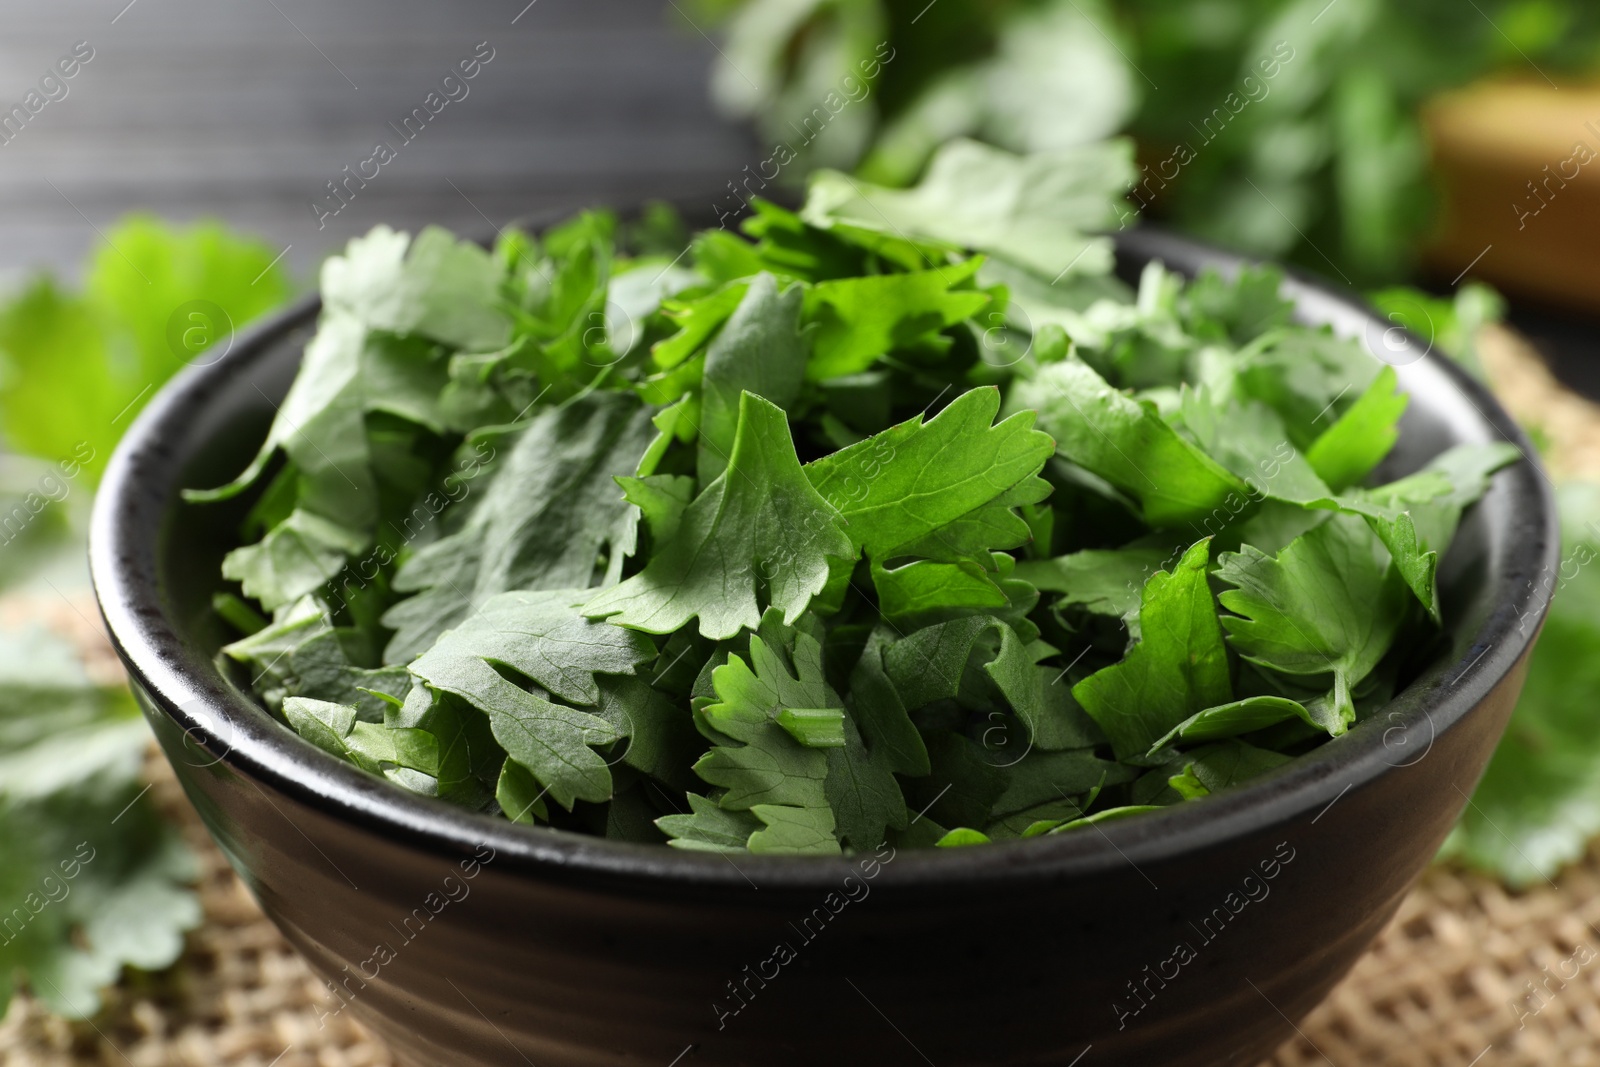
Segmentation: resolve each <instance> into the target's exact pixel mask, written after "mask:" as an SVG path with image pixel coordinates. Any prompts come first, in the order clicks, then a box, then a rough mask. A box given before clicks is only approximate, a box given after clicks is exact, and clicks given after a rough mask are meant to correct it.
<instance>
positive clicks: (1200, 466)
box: [1011, 359, 1249, 527]
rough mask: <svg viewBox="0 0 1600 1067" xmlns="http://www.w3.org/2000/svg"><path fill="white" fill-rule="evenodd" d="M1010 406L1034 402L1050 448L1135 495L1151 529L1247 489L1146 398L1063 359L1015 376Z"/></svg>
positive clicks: (1202, 512)
mask: <svg viewBox="0 0 1600 1067" xmlns="http://www.w3.org/2000/svg"><path fill="white" fill-rule="evenodd" d="M1012 398H1013V399H1012V402H1011V406H1012V407H1028V408H1034V409H1035V410H1037V411H1038V412H1039V421H1040V425H1041V426H1042V427H1043V428H1044V430H1045V432H1047V433H1049V434H1050V435H1051V436H1053V437H1054V438H1055V439H1056V450H1057V452H1058V453H1059V454H1060V455H1061V456H1062V457H1064V458H1066V459H1069V460H1071V461H1072V462H1074V463H1076V464H1078V465H1079V466H1081V467H1083V468H1085V469H1086V470H1088V471H1090V472H1091V473H1093V474H1095V475H1097V476H1099V477H1101V478H1104V479H1105V480H1106V481H1107V482H1109V483H1110V484H1111V485H1113V486H1115V487H1116V488H1117V489H1119V490H1121V491H1122V492H1124V493H1127V494H1128V495H1129V496H1131V497H1132V498H1133V499H1134V500H1136V501H1138V503H1139V507H1140V511H1141V512H1142V514H1143V516H1144V519H1145V521H1146V522H1148V523H1149V524H1150V525H1152V526H1155V527H1169V526H1181V525H1186V524H1188V523H1192V522H1196V521H1200V520H1203V519H1205V518H1206V517H1208V516H1209V515H1211V513H1212V512H1214V511H1216V510H1217V509H1219V508H1223V507H1224V505H1225V503H1226V502H1227V501H1228V500H1229V498H1230V497H1233V498H1236V499H1240V500H1242V499H1243V498H1245V496H1246V495H1247V494H1248V493H1249V487H1248V486H1247V485H1246V484H1245V483H1244V482H1243V481H1241V480H1240V479H1239V478H1238V477H1236V476H1235V475H1233V474H1232V473H1230V472H1229V471H1228V470H1227V469H1226V468H1224V467H1223V466H1222V465H1221V464H1219V463H1217V461H1216V460H1214V459H1212V458H1211V457H1210V456H1208V455H1206V454H1205V453H1204V452H1202V451H1201V450H1200V449H1199V448H1197V447H1195V445H1193V444H1192V443H1190V442H1189V441H1188V440H1187V439H1185V438H1183V437H1181V436H1179V434H1178V433H1177V432H1176V431H1175V430H1173V428H1172V427H1171V426H1170V425H1168V423H1167V421H1166V420H1165V419H1163V418H1162V417H1161V415H1160V414H1159V413H1158V412H1157V411H1156V409H1155V407H1154V405H1152V404H1151V403H1150V402H1148V401H1143V402H1141V401H1138V400H1134V399H1132V398H1131V397H1128V396H1124V395H1123V394H1122V393H1119V392H1117V391H1116V390H1114V389H1112V388H1111V386H1109V385H1108V384H1106V381H1105V379H1103V378H1101V377H1100V376H1099V375H1098V374H1096V373H1095V372H1094V371H1093V370H1092V369H1091V368H1090V367H1089V366H1088V364H1086V363H1083V362H1081V361H1079V360H1075V359H1068V360H1064V361H1062V362H1060V363H1052V364H1049V365H1048V366H1045V367H1041V368H1040V369H1039V371H1038V373H1037V375H1035V377H1034V378H1033V379H1032V380H1031V381H1023V382H1019V383H1018V384H1017V386H1016V388H1015V389H1014V390H1013V393H1012Z"/></svg>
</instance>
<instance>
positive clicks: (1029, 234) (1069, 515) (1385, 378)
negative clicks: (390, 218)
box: [193, 141, 1516, 854]
mask: <svg viewBox="0 0 1600 1067" xmlns="http://www.w3.org/2000/svg"><path fill="white" fill-rule="evenodd" d="M1132 167H1133V165H1132V162H1131V153H1130V150H1129V148H1128V146H1127V145H1125V144H1103V145H1095V146H1092V147H1088V148H1081V149H1073V150H1069V151H1063V152H1058V153H1054V154H1047V155H1035V156H1028V157H1020V156H1014V155H1010V154H1008V153H1006V152H1003V151H1000V150H998V149H993V148H988V147H984V146H982V145H979V144H977V143H974V142H966V141H958V142H954V143H952V144H950V145H948V146H946V147H945V148H944V149H942V150H941V151H940V153H939V154H938V156H937V157H936V158H935V159H934V161H933V163H932V165H931V167H930V170H929V173H928V174H927V176H926V177H925V179H924V180H923V181H922V182H921V184H919V185H918V186H916V187H915V188H912V189H909V190H892V189H887V188H882V187H877V186H871V185H867V184H865V183H862V182H859V181H856V180H853V179H851V178H848V177H846V176H844V175H842V174H838V173H833V172H822V173H819V174H818V175H816V176H815V178H814V179H813V181H812V184H811V188H810V193H809V196H808V198H807V200H806V202H805V205H804V207H803V208H802V209H801V210H800V211H799V212H798V213H796V212H791V211H788V210H785V209H784V208H781V207H779V206H777V205H775V204H771V203H758V204H757V205H756V211H755V214H754V216H753V217H752V218H750V219H749V220H747V221H746V222H745V223H744V224H743V225H742V227H741V229H742V233H735V232H732V231H730V230H709V231H706V232H703V233H700V234H697V235H695V236H694V237H693V238H692V239H689V238H686V237H685V236H683V235H682V234H681V229H680V227H679V224H678V223H677V221H676V220H675V218H673V217H671V216H670V215H669V214H668V213H665V212H662V211H651V212H647V213H646V214H645V216H644V217H643V219H641V220H640V221H638V222H634V223H629V224H623V223H619V222H618V221H617V219H616V218H615V217H614V216H612V215H610V214H607V213H604V212H595V213H589V214H585V215H582V216H580V217H578V218H576V219H574V220H572V221H570V222H568V223H566V224H564V225H561V226H558V227H556V228H554V229H552V230H550V231H549V232H547V233H544V234H542V235H540V236H538V237H534V236H531V235H526V234H523V233H518V232H507V233H505V234H504V235H502V237H501V239H500V241H499V243H498V245H497V246H496V247H495V248H494V249H493V250H492V251H484V250H482V249H480V248H478V247H477V246H475V245H473V244H470V243H466V242H462V241H458V240H456V239H454V238H453V237H451V236H450V235H448V234H446V233H444V232H442V231H439V230H434V229H430V230H425V231H423V232H422V233H421V234H419V235H418V236H417V237H416V238H415V239H410V238H408V237H407V236H406V235H404V234H399V233H395V232H392V231H390V230H388V229H384V228H379V229H377V230H375V231H373V232H372V233H371V234H369V235H368V236H366V237H364V238H360V239H358V240H356V241H353V242H352V243H351V245H350V247H349V249H348V250H347V251H346V252H345V254H344V255H343V256H340V257H338V258H335V259H332V260H330V261H329V262H328V263H327V265H326V266H325V268H324V271H323V275H322V290H323V296H324V309H323V312H322V317H321V321H320V324H319V326H318V330H317V333H316V336H315V338H314V339H313V340H312V341H311V342H310V343H309V344H308V346H307V347H306V350H305V356H304V363H303V366H302V369H301V371H300V375H299V377H298V379H297V380H296V382H295V383H294V386H293V388H292V389H291V391H290V393H289V395H288V397H287V398H286V399H285V400H284V402H283V404H282V406H281V409H280V410H279V413H278V416H277V420H276V422H275V423H274V425H273V427H272V430H271V433H270V435H269V437H268V439H267V441H266V442H265V443H264V445H263V446H262V448H261V451H260V453H259V455H258V456H257V457H256V459H255V461H254V462H253V463H251V464H250V466H249V467H248V469H247V470H246V471H245V472H244V473H243V474H241V475H240V477H239V478H238V479H237V480H236V481H234V482H233V483H231V484H230V485H228V486H225V487H223V488H221V489H214V490H207V491H202V492H196V493H194V494H193V496H194V497H195V498H196V499H198V500H202V501H203V500H214V499H219V498H222V497H227V496H231V495H235V494H240V493H243V492H246V491H247V490H248V491H252V492H254V493H255V494H256V499H255V503H254V505H253V507H252V508H251V510H250V512H249V516H248V519H247V520H246V524H245V529H244V531H243V534H242V541H243V542H244V543H243V544H242V545H241V547H239V548H236V549H235V550H234V551H233V552H232V553H230V554H229V555H228V557H227V559H226V562H225V564H224V567H223V576H224V578H225V579H227V580H228V582H230V583H237V584H236V585H230V586H229V588H228V589H226V590H225V591H222V592H219V594H218V597H217V607H218V610H219V612H220V613H221V614H222V615H223V616H224V617H225V618H227V619H228V620H230V621H231V622H232V623H233V624H234V625H236V626H237V627H238V628H239V629H240V630H241V631H243V633H242V636H240V637H239V639H238V640H237V641H235V642H233V643H232V644H230V645H228V646H227V648H226V650H225V651H226V654H227V656H228V657H230V658H231V659H232V660H234V661H237V663H238V664H239V676H240V677H241V678H247V679H251V680H253V681H254V684H255V687H256V691H257V693H258V694H259V696H260V698H261V699H262V701H263V702H264V703H265V705H266V706H267V707H268V708H269V709H270V710H271V711H272V712H274V713H275V714H278V715H280V716H281V717H282V718H283V720H284V721H285V722H286V723H287V724H288V725H289V726H290V727H292V728H293V729H295V730H296V731H298V732H299V734H300V735H301V736H302V737H304V738H306V739H307V740H309V741H311V742H312V743H314V744H316V745H317V746H319V747H320V748H322V749H324V750H326V751H328V752H330V753H333V754H334V755H336V756H338V757H340V758H342V759H346V760H348V761H350V762H352V763H354V764H356V765H357V766H358V767H361V768H364V769H366V770H367V771H370V772H371V773H373V774H378V775H382V776H383V777H385V778H387V779H388V780H389V781H390V782H392V783H394V785H396V786H398V787H401V788H405V789H410V790H413V791H415V792H418V793H422V794H425V795H428V796H436V797H440V798H443V799H445V800H448V801H451V802H454V803H456V804H459V805H463V806H465V807H467V808H470V809H472V810H475V811H480V812H488V813H500V814H503V815H504V816H505V817H507V818H510V819H512V820H515V821H520V822H532V823H539V824H542V825H550V826H555V827H558V828H562V829H566V830H574V831H582V832H587V833H592V834H603V835H605V836H608V837H613V838H619V839H626V840H634V841H655V842H668V843H670V844H673V845H675V846H678V847H681V848H689V849H706V850H720V851H742V850H749V851H751V852H761V853H808V854H825V853H837V852H839V851H841V850H851V849H857V850H859V849H872V848H875V847H877V846H878V845H880V844H881V843H883V842H884V841H885V840H889V841H892V842H894V843H895V844H897V845H919V844H937V843H943V844H947V845H953V844H969V843H974V842H981V841H985V840H998V839H1008V838H1018V837H1028V836H1036V835H1040V834H1048V833H1057V832H1061V831H1065V830H1070V829H1072V828H1074V827H1078V826H1081V825H1084V824H1085V823H1087V822H1092V821H1096V820H1100V819H1106V818H1112V817H1116V816H1120V815H1126V814H1131V813H1137V812H1141V811H1147V810H1151V809H1154V808H1158V807H1161V806H1163V805H1168V804H1176V803H1183V802H1186V801H1189V800H1193V799H1195V798H1198V797H1203V796H1205V795H1206V794H1208V793H1211V792H1215V791H1217V790H1221V789H1225V788H1228V787H1230V786H1232V785H1234V784H1236V783H1239V782H1242V781H1244V780H1246V779H1248V778H1251V777H1252V776H1255V775H1259V774H1262V773H1264V772H1267V771H1270V770H1272V769H1273V768H1275V767H1278V766H1279V765H1281V764H1283V763H1285V762H1286V761H1288V760H1290V759H1291V758H1293V757H1294V756H1295V755H1297V754H1300V753H1303V752H1306V751H1307V750H1309V749H1311V748H1313V747H1315V746H1317V745H1319V744H1323V743H1328V742H1329V739H1330V738H1333V739H1337V738H1338V737H1340V735H1342V734H1344V733H1345V732H1346V731H1347V730H1348V729H1349V728H1350V727H1351V726H1352V724H1354V723H1357V722H1359V721H1361V720H1362V719H1363V718H1364V717H1368V716H1371V715H1373V714H1375V713H1376V710H1377V709H1378V708H1380V707H1381V706H1382V705H1383V703H1384V702H1385V701H1386V700H1388V699H1389V697H1390V695H1391V694H1392V693H1393V691H1394V690H1395V687H1396V686H1397V685H1399V684H1403V682H1404V681H1405V680H1406V679H1407V677H1408V672H1414V671H1415V669H1416V668H1417V666H1418V664H1419V663H1420V662H1422V661H1424V660H1425V659H1426V657H1427V656H1428V655H1430V654H1431V653H1432V652H1433V651H1435V650H1436V649H1437V647H1438V640H1437V639H1438V635H1439V632H1440V631H1439V626H1440V623H1441V617H1440V600H1439V591H1438V587H1437V580H1436V569H1437V565H1438V561H1439V558H1440V555H1441V554H1442V553H1443V552H1444V551H1445V550H1446V549H1447V548H1448V546H1449V544H1450V541H1451V538H1452V535H1453V534H1454V532H1455V529H1456V526H1457V523H1458V521H1459V519H1460V517H1461V515H1462V512H1463V510H1464V509H1465V508H1467V507H1468V506H1470V505H1471V503H1472V502H1473V501H1474V500H1475V499H1477V497H1478V496H1479V495H1480V494H1481V493H1482V492H1483V490H1484V488H1485V486H1486V485H1487V482H1488V479H1489V476H1490V475H1491V473H1492V472H1493V471H1494V470H1496V469H1497V468H1499V467H1501V466H1503V465H1504V464H1506V463H1507V462H1509V461H1510V460H1511V459H1513V458H1515V456H1516V453H1515V452H1514V451H1513V450H1512V449H1511V448H1510V447H1509V446H1503V445H1486V446H1471V447H1463V448H1457V449H1454V450H1452V451H1450V452H1447V453H1445V454H1444V455H1441V456H1439V457H1438V458H1437V459H1435V460H1434V461H1433V462H1432V463H1431V464H1429V465H1428V466H1427V467H1426V468H1424V469H1423V470H1420V471H1416V472H1414V473H1411V474H1409V475H1407V476H1405V477H1400V478H1398V479H1395V480H1387V479H1386V478H1385V477H1384V476H1383V475H1382V473H1380V472H1381V471H1382V470H1383V467H1382V465H1383V462H1384V460H1385V457H1386V456H1387V455H1388V453H1389V452H1390V450H1391V448H1392V447H1393V446H1394V444H1395V442H1396V439H1397V436H1398V422H1399V420H1400V417H1401V414H1402V413H1403V412H1404V410H1405V408H1406V403H1407V398H1406V396H1405V395H1404V394H1403V393H1400V392H1399V391H1398V390H1397V387H1396V377H1395V374H1394V372H1393V370H1392V369H1390V368H1387V367H1385V366H1383V365H1382V364H1381V363H1379V362H1377V361H1376V360H1374V359H1373V358H1372V356H1371V355H1369V354H1368V353H1367V352H1366V351H1365V350H1364V349H1363V348H1362V346H1361V345H1360V344H1359V343H1357V342H1355V341H1351V340H1346V339H1341V338H1338V337H1335V336H1334V335H1333V334H1332V333H1330V332H1328V331H1326V330H1324V329H1313V328H1309V327H1306V326H1302V325H1297V324H1295V323H1294V322H1293V321H1292V315H1291V312H1292V308H1291V306H1290V304H1289V303H1288V302H1287V301H1286V300H1285V299H1284V298H1283V297H1282V296H1281V295H1280V293H1279V285H1280V280H1281V279H1280V276H1279V275H1278V274H1277V273H1276V272H1274V271H1273V270H1271V269H1267V268H1257V269H1247V270H1244V271H1242V272H1240V273H1239V274H1237V276H1235V277H1231V278H1230V277H1225V276H1223V275H1222V274H1218V273H1206V274H1203V275H1201V276H1200V277H1199V278H1197V279H1195V280H1193V281H1187V282H1186V281H1185V280H1183V279H1182V278H1180V277H1178V276H1177V275H1175V274H1173V273H1171V272H1169V271H1168V270H1166V269H1164V268H1163V267H1162V266H1161V265H1159V264H1151V265H1150V266H1148V267H1147V268H1146V269H1145V271H1144V273H1143V275H1142V277H1141V278H1140V280H1139V283H1138V285H1137V288H1136V289H1130V288H1129V287H1127V286H1125V285H1124V284H1123V283H1121V282H1120V281H1118V280H1117V279H1116V278H1115V277H1114V276H1113V274H1112V273H1111V268H1112V265H1113V258H1112V250H1111V246H1110V243H1109V241H1108V240H1107V239H1105V238H1104V237H1098V236H1094V235H1093V234H1094V232H1095V231H1096V230H1099V229H1103V228H1106V227H1108V226H1110V225H1112V224H1114V222H1115V220H1116V218H1117V217H1118V206H1117V197H1118V196H1119V194H1120V192H1121V191H1122V190H1123V189H1125V188H1126V187H1127V185H1128V182H1129V179H1130V177H1131V174H1132ZM685 242H687V247H685ZM1335 743H1336V742H1335Z"/></svg>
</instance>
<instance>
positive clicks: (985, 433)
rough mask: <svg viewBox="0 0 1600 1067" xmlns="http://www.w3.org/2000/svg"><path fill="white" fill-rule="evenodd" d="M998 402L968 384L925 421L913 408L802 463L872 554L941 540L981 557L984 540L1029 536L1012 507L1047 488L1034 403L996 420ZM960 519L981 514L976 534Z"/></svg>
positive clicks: (1005, 541)
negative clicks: (853, 441)
mask: <svg viewBox="0 0 1600 1067" xmlns="http://www.w3.org/2000/svg"><path fill="white" fill-rule="evenodd" d="M999 410H1000V393H999V391H998V390H996V389H971V390H968V391H967V392H965V393H962V394H961V395H960V396H958V397H956V399H955V400H953V401H951V402H950V404H949V405H948V406H947V407H946V408H945V409H944V410H943V411H941V412H939V414H937V415H935V416H934V417H933V418H932V419H930V420H928V421H927V422H926V423H924V422H923V421H922V416H921V415H917V416H916V417H915V418H912V419H909V420H907V421H905V422H902V423H900V424H899V425H897V426H892V427H890V428H889V429H887V430H884V431H883V432H882V433H880V434H876V435H874V436H872V437H869V438H867V439H866V440H864V441H860V442H858V443H857V444H854V445H851V446H850V447H848V448H844V449H840V450H839V451H837V452H834V453H832V454H830V455H827V456H824V457H823V458H821V459H818V460H815V461H813V462H812V463H809V464H807V465H806V468H805V472H806V477H807V478H809V479H810V482H811V486H812V487H813V488H814V489H815V490H816V491H817V492H818V493H819V494H821V495H822V497H823V498H824V499H826V500H827V501H828V503H829V504H830V505H831V506H832V507H833V508H834V509H835V510H837V511H838V513H839V514H840V515H841V516H842V517H843V519H844V521H845V522H846V523H847V524H848V525H847V526H846V527H845V532H846V533H847V534H848V535H849V537H850V539H851V541H852V542H854V543H855V544H857V545H860V546H861V547H862V548H863V549H864V550H865V551H866V552H867V554H868V555H870V556H872V557H873V558H874V559H879V560H887V559H889V558H890V557H892V556H894V555H896V554H901V553H906V554H916V555H921V554H925V552H923V551H918V548H919V542H932V543H935V544H937V543H938V542H940V541H946V542H947V543H950V544H953V545H955V546H956V550H955V552H954V556H955V558H956V559H961V558H963V557H968V556H979V557H980V558H981V559H982V560H983V561H984V562H987V554H988V552H989V550H990V549H994V548H1014V547H1016V546H1017V545H1020V544H1022V543H1024V542H1025V541H1027V539H1028V537H1029V536H1030V535H1029V531H1028V527H1027V524H1026V523H1025V522H1023V521H1022V519H1021V518H1019V517H1018V516H1016V515H1015V514H1013V513H1012V512H1010V511H1009V508H1010V507H1012V506H1016V505H1020V504H1026V503H1034V502H1036V501H1038V500H1040V499H1042V498H1043V497H1044V495H1045V494H1046V493H1048V492H1049V486H1048V484H1047V483H1046V482H1044V480H1043V479H1041V478H1039V477H1038V474H1039V471H1040V469H1041V468H1042V467H1043V466H1044V463H1045V460H1047V459H1048V458H1049V457H1050V453H1051V451H1052V444H1051V441H1050V438H1049V437H1048V436H1047V435H1045V434H1042V433H1040V432H1038V431H1037V430H1035V429H1033V414H1032V413H1031V412H1018V413H1016V414H1015V415H1012V416H1010V417H1008V418H1006V419H1004V420H1002V421H1001V422H999V423H998V424H995V423H994V417H995V414H996V413H997V412H998V411H999ZM963 522H966V523H976V524H978V525H979V526H980V528H981V533H980V535H979V536H977V537H976V538H969V537H965V536H962V532H963V531H962V529H961V527H959V526H958V525H957V524H960V523H963ZM943 558H948V554H946V555H945V556H944V557H943Z"/></svg>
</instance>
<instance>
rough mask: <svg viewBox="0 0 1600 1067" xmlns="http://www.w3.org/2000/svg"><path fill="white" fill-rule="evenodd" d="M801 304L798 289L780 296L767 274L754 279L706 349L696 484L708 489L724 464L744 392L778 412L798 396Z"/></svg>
mask: <svg viewBox="0 0 1600 1067" xmlns="http://www.w3.org/2000/svg"><path fill="white" fill-rule="evenodd" d="M803 299H804V294H803V293H802V292H801V288H800V286H798V285H791V286H790V287H789V288H788V289H786V290H784V291H783V292H781V293H780V292H779V291H778V282H777V279H775V278H774V277H773V276H772V275H770V274H760V275H757V276H756V278H755V279H754V280H753V281H751V282H750V285H749V288H748V290H747V291H746V292H745V296H744V299H743V300H741V301H740V302H739V306H738V307H737V308H735V309H734V312H733V314H732V315H731V316H729V318H728V321H727V324H726V325H724V326H723V327H722V331H721V332H720V333H718V334H717V337H716V339H715V340H714V341H712V342H711V345H710V347H708V348H707V349H706V362H705V371H704V373H703V375H702V378H701V386H700V456H699V466H698V473H699V478H700V484H701V485H710V484H711V482H712V480H713V479H715V478H716V477H717V475H719V474H721V473H722V472H723V470H724V469H725V468H726V467H727V465H728V459H729V457H730V456H731V455H732V453H733V441H734V437H735V436H736V435H737V433H738V429H739V398H740V396H741V395H743V394H744V393H745V392H747V391H748V392H750V393H752V394H754V395H756V396H759V397H761V398H762V399H763V400H766V401H768V402H769V403H772V404H774V405H776V406H777V407H780V408H788V407H789V406H790V405H792V404H793V403H794V401H795V399H796V398H797V397H798V396H799V393H800V384H801V382H802V381H803V379H804V377H805V373H806V356H807V355H808V353H809V345H808V344H807V338H806V336H805V335H804V334H803V333H802V332H801V330H800V307H801V303H802V301H803Z"/></svg>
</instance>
